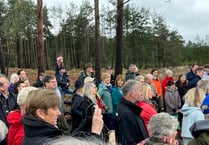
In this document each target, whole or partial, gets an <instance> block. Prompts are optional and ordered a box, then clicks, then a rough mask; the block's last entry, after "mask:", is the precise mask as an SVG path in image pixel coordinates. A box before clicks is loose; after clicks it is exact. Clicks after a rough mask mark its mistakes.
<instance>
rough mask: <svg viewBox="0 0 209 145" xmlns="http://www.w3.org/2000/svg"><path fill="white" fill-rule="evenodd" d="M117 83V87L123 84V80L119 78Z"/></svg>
mask: <svg viewBox="0 0 209 145" xmlns="http://www.w3.org/2000/svg"><path fill="white" fill-rule="evenodd" d="M117 83H118V87H122V86H123V84H124V81H123V80H122V79H119V80H118V81H117Z"/></svg>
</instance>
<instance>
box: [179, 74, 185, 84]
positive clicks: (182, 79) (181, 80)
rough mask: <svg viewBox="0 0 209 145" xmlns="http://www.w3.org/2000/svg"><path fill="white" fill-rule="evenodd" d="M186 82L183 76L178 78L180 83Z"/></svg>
mask: <svg viewBox="0 0 209 145" xmlns="http://www.w3.org/2000/svg"><path fill="white" fill-rule="evenodd" d="M185 81H186V77H185V75H183V76H181V78H180V82H182V83H183V82H185Z"/></svg>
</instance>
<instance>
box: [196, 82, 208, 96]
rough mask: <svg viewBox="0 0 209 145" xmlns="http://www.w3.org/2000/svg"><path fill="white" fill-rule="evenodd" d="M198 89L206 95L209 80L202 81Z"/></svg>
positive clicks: (198, 84)
mask: <svg viewBox="0 0 209 145" xmlns="http://www.w3.org/2000/svg"><path fill="white" fill-rule="evenodd" d="M197 87H199V88H201V89H202V90H203V91H204V92H205V93H207V90H208V89H209V80H200V81H198V83H197Z"/></svg>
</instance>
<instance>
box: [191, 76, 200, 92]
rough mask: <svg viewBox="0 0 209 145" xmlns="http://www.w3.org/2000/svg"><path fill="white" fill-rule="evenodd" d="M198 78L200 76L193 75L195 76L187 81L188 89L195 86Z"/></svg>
mask: <svg viewBox="0 0 209 145" xmlns="http://www.w3.org/2000/svg"><path fill="white" fill-rule="evenodd" d="M199 80H201V78H200V77H199V76H198V75H195V77H194V78H193V79H192V80H190V81H189V83H188V90H189V89H191V88H194V87H196V86H197V82H198V81H199Z"/></svg>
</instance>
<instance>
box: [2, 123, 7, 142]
mask: <svg viewBox="0 0 209 145" xmlns="http://www.w3.org/2000/svg"><path fill="white" fill-rule="evenodd" d="M7 132H8V129H7V127H6V125H5V123H4V122H3V121H1V120H0V142H1V141H2V140H4V139H5V137H6V135H7Z"/></svg>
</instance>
